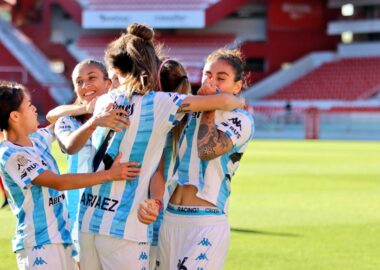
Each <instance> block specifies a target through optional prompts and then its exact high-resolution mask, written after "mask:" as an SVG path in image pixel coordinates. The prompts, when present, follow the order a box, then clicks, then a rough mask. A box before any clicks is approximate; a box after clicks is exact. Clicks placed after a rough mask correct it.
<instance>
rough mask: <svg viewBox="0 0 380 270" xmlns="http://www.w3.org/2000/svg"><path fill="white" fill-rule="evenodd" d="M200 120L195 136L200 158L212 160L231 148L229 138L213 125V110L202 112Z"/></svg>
mask: <svg viewBox="0 0 380 270" xmlns="http://www.w3.org/2000/svg"><path fill="white" fill-rule="evenodd" d="M200 121H201V122H200V125H199V130H198V137H197V146H198V156H199V158H200V159H203V160H212V159H214V158H217V157H218V156H220V155H223V154H224V153H226V152H228V151H230V150H231V149H232V147H233V145H232V142H231V140H230V139H229V138H228V136H227V135H226V134H225V133H223V132H221V131H220V130H218V129H217V128H216V126H215V111H211V112H204V113H203V114H202V117H201V120H200Z"/></svg>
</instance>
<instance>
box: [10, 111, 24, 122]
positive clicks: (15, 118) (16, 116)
mask: <svg viewBox="0 0 380 270" xmlns="http://www.w3.org/2000/svg"><path fill="white" fill-rule="evenodd" d="M20 119H21V116H20V113H19V112H18V111H12V112H11V113H10V114H9V120H8V121H9V123H11V122H13V123H16V122H18V121H20Z"/></svg>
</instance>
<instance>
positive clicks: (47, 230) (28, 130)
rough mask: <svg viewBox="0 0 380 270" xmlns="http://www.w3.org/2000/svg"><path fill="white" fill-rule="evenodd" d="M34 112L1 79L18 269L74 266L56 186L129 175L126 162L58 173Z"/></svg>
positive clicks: (0, 112)
mask: <svg viewBox="0 0 380 270" xmlns="http://www.w3.org/2000/svg"><path fill="white" fill-rule="evenodd" d="M37 116H38V115H37V110H36V107H34V106H33V104H32V103H31V100H30V96H29V94H28V92H27V91H26V89H25V88H24V87H23V86H22V85H20V84H17V83H12V82H5V81H2V82H0V129H1V131H4V137H5V140H4V141H3V142H1V143H0V175H1V178H2V179H3V181H4V186H5V189H6V190H7V194H8V195H9V197H8V202H9V205H10V207H11V210H12V212H13V213H14V214H15V215H16V217H17V221H18V222H17V225H16V226H17V228H16V236H15V238H14V239H13V250H14V252H15V253H16V257H17V264H18V267H19V269H34V268H35V267H48V268H49V269H55V270H59V269H62V270H66V269H76V264H75V262H74V261H73V259H72V255H73V254H72V252H73V250H72V248H71V245H72V241H71V237H70V231H69V224H68V214H67V209H66V206H65V198H66V196H65V195H64V193H62V192H61V190H67V189H75V188H81V187H87V186H91V185H95V184H101V183H106V182H109V181H110V180H111V179H113V180H116V179H123V180H125V179H133V178H134V177H133V176H131V175H130V171H129V167H128V166H127V165H128V164H120V162H119V161H120V158H121V156H118V158H117V162H114V165H113V166H112V167H111V168H110V169H109V170H107V171H100V172H97V173H93V174H65V175H59V171H58V166H57V164H56V162H55V160H54V158H53V157H52V155H51V154H50V143H51V141H52V134H51V133H49V130H48V129H43V130H41V131H40V132H38V131H39V130H38V128H37V127H38V124H39V123H38V120H37ZM36 132H37V133H36ZM32 135H34V136H32Z"/></svg>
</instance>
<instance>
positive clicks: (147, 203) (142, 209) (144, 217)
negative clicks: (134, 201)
mask: <svg viewBox="0 0 380 270" xmlns="http://www.w3.org/2000/svg"><path fill="white" fill-rule="evenodd" d="M159 213H160V206H159V205H158V204H157V202H156V200H153V199H145V200H144V202H142V203H140V205H139V209H138V210H137V217H138V219H139V220H140V222H141V223H144V224H147V225H149V224H152V223H153V222H155V221H156V219H157V217H158V214H159Z"/></svg>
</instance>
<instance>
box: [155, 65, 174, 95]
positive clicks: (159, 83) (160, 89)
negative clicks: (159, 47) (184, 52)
mask: <svg viewBox="0 0 380 270" xmlns="http://www.w3.org/2000/svg"><path fill="white" fill-rule="evenodd" d="M170 60H171V59H170V58H168V59H166V60H164V61H162V63H161V65H160V68H159V69H158V72H157V79H158V90H159V91H162V86H161V69H162V67H163V66H164V65H165V64H166V63H167V62H168V61H170Z"/></svg>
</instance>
